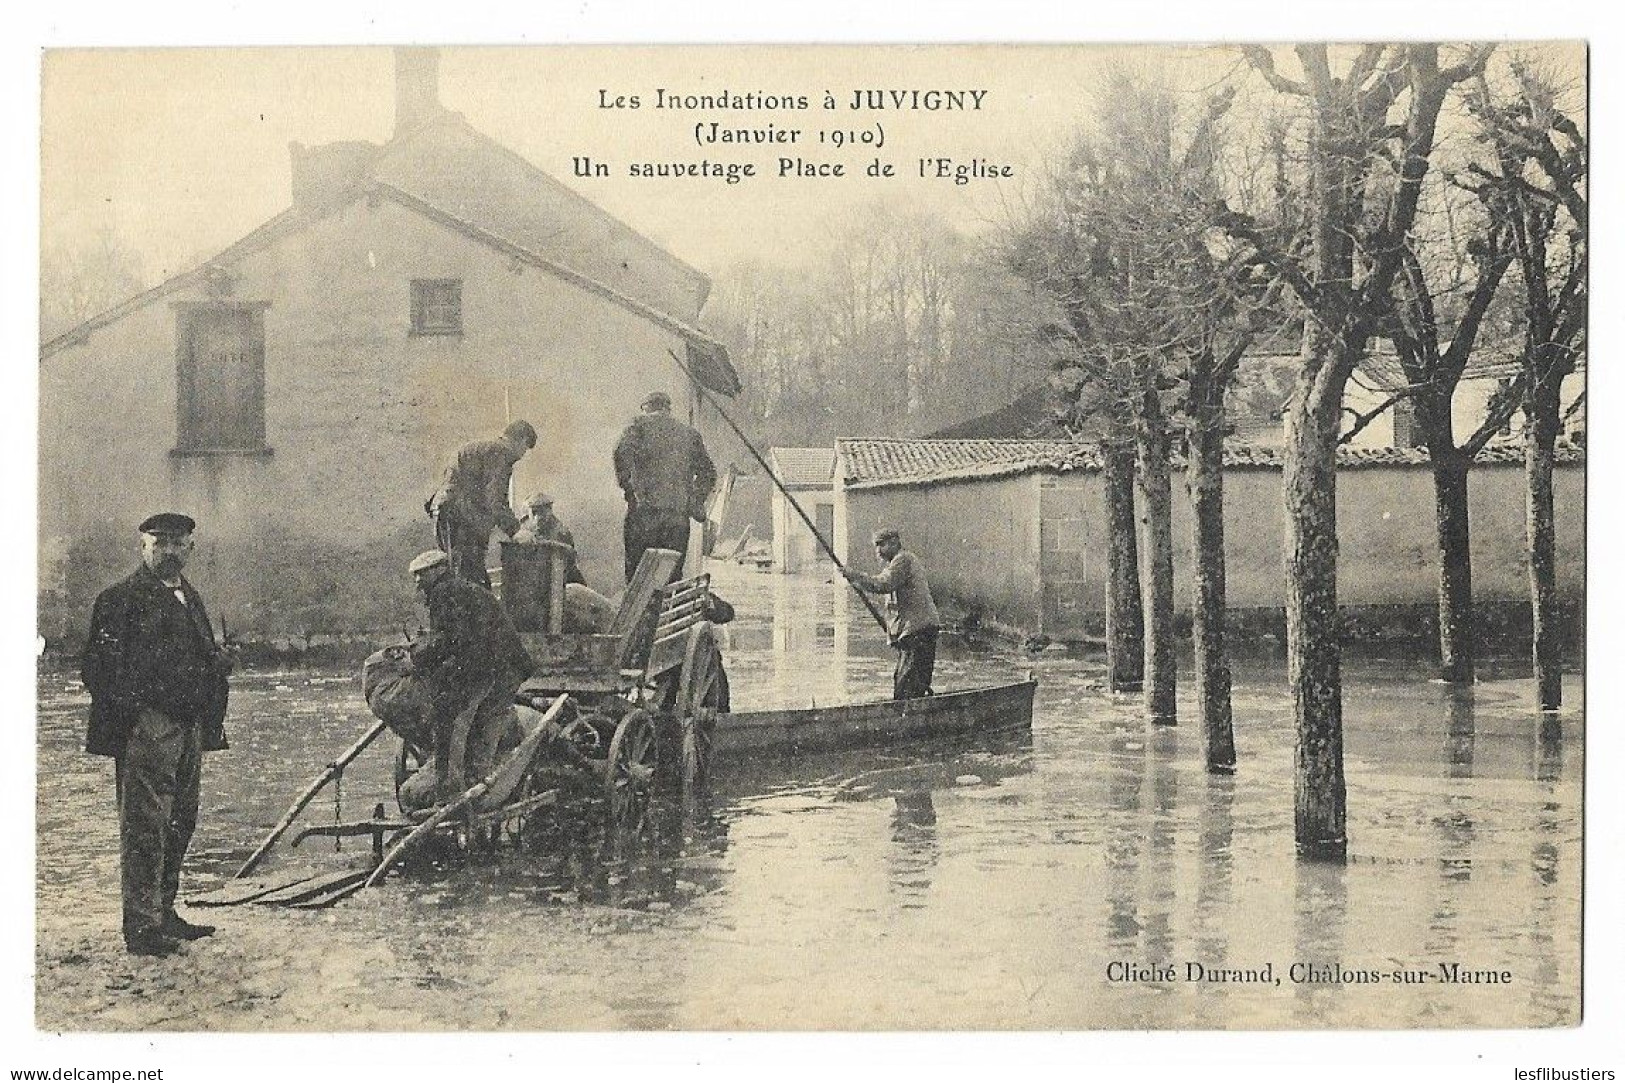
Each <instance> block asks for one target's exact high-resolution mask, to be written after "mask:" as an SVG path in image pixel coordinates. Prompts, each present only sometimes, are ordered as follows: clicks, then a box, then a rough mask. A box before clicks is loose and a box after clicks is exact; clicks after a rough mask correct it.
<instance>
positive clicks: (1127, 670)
mask: <svg viewBox="0 0 1625 1083" xmlns="http://www.w3.org/2000/svg"><path fill="white" fill-rule="evenodd" d="M1100 458H1101V483H1102V486H1103V488H1104V489H1105V491H1106V565H1107V569H1106V687H1107V689H1108V690H1110V691H1112V692H1138V691H1139V690H1140V682H1141V679H1142V676H1143V674H1144V670H1143V669H1142V666H1143V664H1144V658H1143V656H1142V655H1143V649H1144V648H1143V647H1142V646H1141V641H1142V637H1143V631H1144V630H1143V627H1142V625H1141V615H1140V578H1139V572H1138V571H1137V569H1136V564H1137V559H1136V557H1137V554H1136V547H1135V544H1134V453H1133V452H1132V451H1130V450H1129V449H1128V448H1125V447H1121V446H1119V445H1117V444H1113V443H1106V442H1102V443H1101V445H1100Z"/></svg>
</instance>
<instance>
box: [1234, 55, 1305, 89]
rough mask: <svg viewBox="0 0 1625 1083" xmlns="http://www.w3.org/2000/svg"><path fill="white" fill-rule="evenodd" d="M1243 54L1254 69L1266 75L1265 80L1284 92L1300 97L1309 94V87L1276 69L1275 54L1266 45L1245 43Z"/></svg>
mask: <svg viewBox="0 0 1625 1083" xmlns="http://www.w3.org/2000/svg"><path fill="white" fill-rule="evenodd" d="M1241 55H1242V57H1243V58H1245V59H1246V61H1247V63H1248V64H1249V65H1251V66H1252V69H1253V70H1254V71H1256V72H1257V73H1258V74H1259V75H1262V76H1263V77H1264V81H1265V82H1267V83H1268V84H1269V85H1270V86H1272V87H1274V88H1275V89H1276V90H1278V91H1280V92H1281V93H1282V94H1293V95H1296V96H1297V97H1300V98H1302V97H1307V96H1308V94H1309V88H1308V87H1306V86H1304V85H1303V84H1302V83H1300V82H1297V81H1296V80H1293V79H1288V78H1287V77H1286V76H1284V75H1282V74H1281V73H1280V72H1278V71H1276V70H1275V56H1274V54H1273V53H1271V52H1270V51H1269V50H1268V49H1267V48H1265V47H1264V46H1262V45H1243V46H1241Z"/></svg>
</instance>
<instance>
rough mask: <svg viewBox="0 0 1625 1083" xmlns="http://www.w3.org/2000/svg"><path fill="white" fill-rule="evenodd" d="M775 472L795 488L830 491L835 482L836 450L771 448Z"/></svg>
mask: <svg viewBox="0 0 1625 1083" xmlns="http://www.w3.org/2000/svg"><path fill="white" fill-rule="evenodd" d="M768 454H769V455H770V456H772V458H773V472H774V473H775V474H777V475H778V476H779V480H780V481H782V482H784V484H786V485H788V486H791V487H793V488H809V489H828V488H829V487H830V486H831V485H832V484H834V481H835V449H834V448H832V447H776V448H769V449H768Z"/></svg>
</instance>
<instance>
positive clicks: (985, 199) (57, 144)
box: [40, 45, 1582, 281]
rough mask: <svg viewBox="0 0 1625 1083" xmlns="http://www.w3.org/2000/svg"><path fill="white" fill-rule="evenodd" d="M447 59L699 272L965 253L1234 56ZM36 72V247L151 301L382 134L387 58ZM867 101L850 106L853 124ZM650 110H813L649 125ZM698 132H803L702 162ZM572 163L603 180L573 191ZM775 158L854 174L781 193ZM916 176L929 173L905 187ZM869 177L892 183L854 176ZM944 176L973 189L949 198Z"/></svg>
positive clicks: (749, 54) (542, 161)
mask: <svg viewBox="0 0 1625 1083" xmlns="http://www.w3.org/2000/svg"><path fill="white" fill-rule="evenodd" d="M1548 52H1549V53H1550V54H1551V55H1552V56H1553V57H1554V64H1555V65H1556V66H1557V67H1558V69H1559V70H1565V71H1578V70H1579V65H1580V63H1581V56H1582V54H1581V53H1580V52H1579V51H1578V49H1576V48H1574V47H1569V48H1549V49H1548ZM1504 53H1505V50H1503V54H1504ZM440 57H441V63H440V78H439V97H440V101H441V103H442V104H443V105H444V106H445V107H446V108H449V109H452V110H454V111H456V112H459V113H461V114H463V115H464V116H465V117H466V118H467V119H468V121H469V122H470V123H471V124H472V125H473V126H474V127H475V128H477V129H478V130H480V131H481V132H483V133H485V134H487V135H489V136H491V137H492V138H494V139H496V140H497V141H498V142H500V143H502V144H504V145H506V146H507V147H509V148H511V149H513V150H515V151H517V152H518V153H519V154H521V155H522V156H523V157H525V158H526V159H528V160H529V161H531V162H532V163H534V164H536V165H538V166H540V167H541V168H542V169H544V170H546V171H547V172H549V173H551V174H552V175H553V176H554V177H555V178H558V179H559V180H561V181H563V182H565V183H566V184H568V185H570V186H571V187H573V188H574V189H575V190H577V191H578V192H580V193H581V194H582V195H584V196H586V197H588V198H589V199H591V200H593V201H594V202H596V203H597V204H598V205H600V206H601V207H603V208H604V209H606V210H608V211H609V212H611V213H612V214H614V215H616V216H617V217H619V218H621V219H622V220H624V221H625V222H627V223H628V224H630V225H632V226H633V227H634V228H636V229H638V230H639V231H640V232H642V233H643V234H645V235H646V236H648V237H649V238H651V239H652V240H654V241H656V242H657V243H659V244H661V245H662V246H663V247H665V248H667V249H668V250H669V251H671V252H672V253H673V254H675V255H677V256H678V257H680V258H681V259H683V260H685V261H687V262H689V263H690V264H692V265H694V266H696V267H698V268H700V269H701V270H703V271H706V272H708V273H711V274H712V275H716V274H718V273H720V272H722V271H724V270H726V269H727V268H728V267H729V266H730V265H732V264H734V263H736V262H739V261H741V260H762V261H768V262H778V263H792V264H793V263H795V262H796V261H797V259H798V256H799V255H800V253H802V252H803V251H805V250H806V249H808V248H809V247H811V246H815V245H816V244H817V243H818V241H819V239H820V238H822V237H824V236H825V235H827V234H828V233H830V232H831V231H832V230H836V229H838V228H839V226H840V224H841V222H842V220H843V219H845V218H848V217H850V216H852V215H853V214H854V213H855V212H856V211H858V210H859V209H860V208H861V207H863V206H864V205H865V204H868V203H872V202H876V201H885V202H889V203H892V204H894V205H897V206H906V207H909V208H911V209H915V210H919V211H923V212H926V213H930V214H935V215H938V216H940V217H941V218H942V219H944V220H945V221H947V222H948V223H950V224H952V225H954V226H956V227H957V228H959V229H961V230H963V231H966V232H977V231H979V230H982V229H985V228H988V227H989V226H990V225H993V224H997V223H1002V222H1006V221H1008V220H1009V219H1010V217H1011V216H1012V215H1013V214H1019V212H1020V208H1021V206H1022V204H1023V201H1024V200H1025V199H1026V197H1027V196H1028V194H1029V193H1030V192H1031V191H1032V189H1033V187H1034V185H1035V184H1036V183H1037V182H1038V181H1039V180H1040V178H1041V176H1042V173H1043V170H1044V168H1045V163H1046V162H1047V161H1049V160H1053V159H1054V158H1055V156H1056V154H1057V152H1058V151H1059V149H1060V148H1062V147H1063V146H1064V144H1065V143H1066V141H1067V140H1068V139H1069V138H1070V136H1071V133H1073V132H1074V131H1075V130H1076V128H1077V127H1078V125H1079V124H1080V123H1081V122H1082V121H1083V120H1084V118H1086V117H1087V115H1088V114H1089V113H1090V112H1091V111H1092V110H1093V109H1094V108H1095V107H1096V104H1097V101H1098V99H1099V92H1100V87H1101V86H1102V85H1103V82H1104V79H1105V76H1106V74H1107V73H1108V72H1110V71H1111V70H1113V69H1115V68H1125V67H1126V68H1129V69H1131V70H1135V71H1138V72H1141V73H1143V74H1145V75H1147V76H1149V77H1151V78H1153V79H1155V80H1157V81H1160V82H1162V83H1163V84H1164V85H1167V86H1169V87H1171V88H1173V89H1175V91H1176V92H1177V93H1178V94H1180V95H1181V96H1182V97H1183V98H1184V99H1186V100H1187V101H1189V102H1190V103H1191V104H1192V105H1195V104H1197V103H1198V102H1199V100H1200V99H1201V98H1204V97H1205V96H1206V94H1207V93H1209V92H1210V91H1211V90H1212V89H1213V88H1214V87H1215V86H1216V85H1218V84H1219V83H1220V82H1221V81H1222V80H1224V79H1225V78H1226V77H1227V76H1231V75H1233V74H1235V73H1236V72H1237V71H1238V69H1240V68H1241V62H1240V58H1239V54H1238V53H1237V52H1236V50H1234V49H1233V48H1229V47H1225V46H1208V47H1203V46H1171V45H1150V46H1147V45H1118V46H1060V45H1030V46H931V47H922V46H890V47H876V46H868V47H852V46H844V47H843V46H821V47H809V46H777V47H766V46H695V45H690V46H682V47H658V46H653V47H651V46H644V47H624V46H623V47H557V46H554V47H542V46H531V47H519V48H514V47H449V48H443V49H441V50H440ZM1285 63H1286V65H1287V67H1289V68H1290V67H1291V62H1290V61H1286V62H1285ZM42 67H43V74H42V108H41V118H42V120H41V189H40V196H41V232H42V240H43V242H44V243H45V244H46V245H47V246H54V245H59V244H62V245H70V246H71V245H76V244H80V243H84V242H86V241H87V240H89V239H90V238H92V237H94V236H95V235H96V234H97V233H98V232H100V231H111V232H112V233H113V234H114V235H115V236H117V237H119V238H120V239H121V240H123V241H124V242H125V243H126V244H128V245H130V246H132V247H133V248H134V249H135V250H136V251H137V252H139V253H140V254H141V255H142V257H143V267H144V271H145V274H146V276H147V277H148V279H149V280H151V281H157V280H160V279H162V278H164V277H168V276H169V275H170V274H174V273H176V272H178V271H181V270H186V269H189V268H190V267H192V266H194V265H196V264H197V263H198V262H199V261H201V260H202V259H205V258H207V257H208V256H210V255H212V254H213V253H214V252H215V251H218V250H220V249H222V248H224V247H225V246H226V245H228V244H230V243H231V242H233V241H234V240H236V239H237V238H239V237H241V236H243V235H244V234H246V233H247V232H248V231H249V230H251V229H253V228H254V227H255V226H257V225H258V224H260V223H261V222H263V221H265V220H266V219H268V218H270V217H271V216H272V215H274V214H276V213H278V212H279V211H281V210H283V209H284V208H286V207H287V206H288V205H289V202H290V179H289V144H290V143H293V142H300V143H303V144H305V145H307V146H308V145H316V144H321V143H327V142H330V141H335V140H365V141H369V142H374V143H381V142H383V141H385V140H387V139H388V138H389V137H390V135H391V132H392V129H393V124H394V108H395V106H394V51H393V50H392V49H390V48H384V47H373V48H355V47H320V48H310V47H306V48H295V47H281V48H274V47H261V48H169V49H163V48H153V49H61V50H51V51H48V52H47V53H46V54H45V55H44V58H43V64H42ZM1253 82H1254V83H1257V80H1253ZM859 92H862V93H863V94H864V97H863V98H862V100H861V104H862V105H863V106H864V108H859V109H854V108H853V104H854V95H855V94H857V93H859ZM893 92H901V93H900V95H899V94H895V93H893ZM947 92H955V93H957V94H958V97H953V96H952V95H950V94H949V93H947ZM661 93H664V94H666V95H675V96H677V97H678V98H679V99H680V100H681V99H684V98H687V97H689V96H694V95H710V96H716V95H721V94H728V95H734V96H741V95H754V96H756V98H757V99H758V100H759V101H760V100H762V99H766V98H768V97H769V96H771V97H773V98H777V99H779V100H780V101H783V100H786V99H802V100H805V101H806V103H807V106H808V107H807V108H783V107H780V108H753V109H752V108H745V109H741V108H731V109H707V108H699V109H693V108H665V107H661V105H660V98H659V95H660V94H661ZM826 94H828V95H831V97H829V98H828V99H826ZM1268 97H1270V95H1268V94H1267V93H1264V92H1259V93H1258V95H1257V98H1258V99H1267V98H1268ZM633 99H636V102H637V108H632V107H631V105H632V102H633ZM877 99H878V100H877ZM826 100H827V101H828V102H830V103H832V104H833V105H834V106H835V108H833V109H830V108H825V103H826ZM1249 100H1251V99H1248V98H1246V97H1244V98H1242V99H1241V100H1240V104H1239V105H1238V107H1237V109H1236V110H1235V112H1234V113H1233V117H1235V118H1236V119H1237V120H1241V119H1242V114H1243V112H1244V110H1245V108H1246V106H1247V103H1248V102H1249ZM617 102H618V103H619V104H617ZM764 104H773V103H764ZM876 104H878V105H881V106H882V108H878V109H877V108H873V106H874V105H876ZM933 104H935V105H939V106H944V107H943V108H937V109H931V108H926V107H927V106H930V105H933ZM898 105H902V106H904V108H901V109H899V108H896V106H898ZM954 105H959V106H961V107H960V108H953V107H952V106H954ZM972 106H974V107H972ZM713 123H714V124H716V125H718V126H719V127H720V128H721V129H724V130H726V131H739V130H747V131H749V132H751V133H763V132H766V133H770V134H773V135H777V136H778V137H780V138H781V139H782V138H783V137H785V136H786V135H788V133H791V132H794V133H796V134H795V139H794V142H782V141H775V142H768V143H737V142H736V143H721V142H708V143H702V142H700V139H701V138H702V137H704V136H707V135H709V134H710V133H711V129H710V127H709V125H711V124H713ZM836 139H840V140H842V141H843V143H842V145H836V144H835V143H834V142H833V141H834V140H836ZM871 141H872V142H871ZM579 158H587V159H591V160H593V161H594V162H597V163H601V164H602V165H603V166H605V167H607V170H608V176H590V177H582V176H578V175H575V171H574V169H573V163H574V162H575V161H576V160H577V159H579ZM781 158H791V159H797V160H799V161H801V162H805V163H808V164H809V165H810V166H812V167H813V168H821V169H827V168H828V167H829V166H832V165H837V164H838V165H840V166H842V167H844V169H845V170H846V175H845V176H840V177H834V176H822V177H808V176H806V175H804V174H805V172H806V171H805V170H803V169H792V170H791V171H790V172H789V173H788V174H783V173H781V170H780V169H779V161H780V159H781ZM921 159H926V160H927V165H926V167H925V168H926V170H927V172H928V173H930V174H932V175H930V176H926V177H922V176H921V175H920V170H921V165H920V162H921ZM943 159H950V160H951V161H952V165H951V166H948V167H946V170H944V168H943V167H942V166H941V161H942V160H943ZM877 160H880V161H882V162H884V163H885V164H888V165H890V166H891V167H892V168H893V169H894V170H895V173H894V175H893V176H891V177H887V178H879V177H871V176H869V175H868V168H867V167H868V166H869V165H870V164H871V163H874V162H875V161H877ZM671 162H682V163H694V164H697V163H702V162H710V163H717V164H721V165H724V166H726V165H728V164H734V165H739V164H744V163H750V164H753V165H754V166H755V167H756V169H757V174H758V175H757V176H755V177H750V178H743V179H740V180H739V181H738V182H737V183H731V184H730V183H727V182H726V181H725V180H724V179H722V178H719V177H681V178H669V177H665V178H662V177H653V178H650V177H644V178H635V177H631V176H629V175H628V173H629V169H630V168H631V167H633V166H634V165H647V164H653V163H671ZM960 166H967V167H969V171H970V173H971V174H972V175H971V176H968V177H967V178H966V183H962V184H961V183H955V181H954V179H953V175H954V170H955V169H956V168H957V167H960ZM944 171H946V172H947V174H948V175H947V176H939V175H936V174H938V173H940V172H944ZM978 174H979V175H978Z"/></svg>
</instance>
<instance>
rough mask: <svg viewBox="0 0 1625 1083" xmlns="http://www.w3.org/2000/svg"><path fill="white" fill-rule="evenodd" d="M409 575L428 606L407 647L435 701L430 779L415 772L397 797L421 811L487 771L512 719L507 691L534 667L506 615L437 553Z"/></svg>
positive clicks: (421, 558) (416, 561) (416, 562)
mask: <svg viewBox="0 0 1625 1083" xmlns="http://www.w3.org/2000/svg"><path fill="white" fill-rule="evenodd" d="M410 570H411V573H412V578H413V579H414V580H415V581H416V583H417V588H418V590H420V591H421V592H422V593H423V596H424V599H425V600H426V601H427V603H428V606H429V634H428V635H427V636H425V637H424V638H423V639H420V640H418V641H417V642H416V643H414V644H413V645H412V668H413V670H414V672H416V673H418V674H419V675H420V676H422V677H423V678H424V679H425V680H426V681H427V682H428V684H429V688H430V694H431V697H432V700H433V703H434V732H435V749H434V754H435V756H434V759H435V769H434V771H433V772H432V778H425V777H424V776H428V775H431V772H428V771H421V772H419V773H418V774H417V775H416V776H414V777H413V778H412V779H411V780H409V782H408V783H407V786H406V787H403V788H402V797H403V800H407V801H409V803H411V804H413V805H416V806H419V807H423V806H427V805H429V804H432V803H433V802H434V800H436V799H437V798H440V797H445V796H446V795H447V793H448V792H449V791H451V790H453V789H456V790H459V791H460V790H462V789H463V788H465V787H466V786H467V785H469V784H471V783H473V782H477V781H479V780H480V779H482V778H484V777H485V775H486V774H487V773H489V772H490V770H491V767H492V764H493V762H494V761H495V759H496V750H497V744H498V742H499V741H500V740H501V739H502V735H503V734H504V733H505V732H506V731H507V730H508V728H509V726H510V724H511V722H512V720H513V717H514V714H513V702H514V693H515V692H517V691H518V690H519V686H520V685H521V684H522V683H524V680H525V678H526V677H529V676H530V675H531V672H532V671H533V669H534V665H533V663H532V662H531V658H530V655H529V654H528V653H527V652H526V651H525V645H524V643H522V642H521V641H520V639H519V633H518V632H517V631H515V630H514V626H513V621H511V620H510V619H509V618H508V613H507V610H505V609H503V608H502V604H501V603H500V602H498V601H497V599H496V597H495V595H493V594H492V593H491V592H490V591H488V590H486V589H485V588H484V587H482V586H480V585H479V584H477V583H472V582H469V581H468V580H466V579H463V578H461V577H459V576H456V575H453V574H452V570H451V564H450V561H449V559H448V558H447V556H446V554H445V553H444V552H442V551H441V550H438V549H431V550H429V551H428V552H426V553H421V554H419V555H418V556H417V557H415V558H413V560H412V563H411V565H410ZM470 715H471V716H472V717H471V719H470ZM465 727H466V728H465ZM460 729H462V730H463V732H461V733H459V732H458V731H459V730H460ZM465 768H466V774H465ZM420 779H421V780H422V781H419V780H420ZM431 785H433V787H434V789H435V791H436V792H435V793H434V794H432V795H431V794H430V793H428V792H426V791H427V790H428V788H429V787H430V786H431ZM408 790H410V793H409V792H408Z"/></svg>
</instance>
